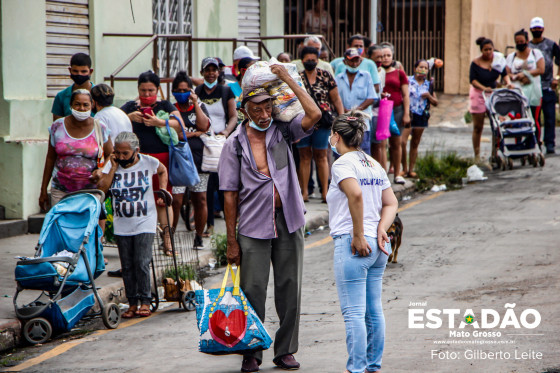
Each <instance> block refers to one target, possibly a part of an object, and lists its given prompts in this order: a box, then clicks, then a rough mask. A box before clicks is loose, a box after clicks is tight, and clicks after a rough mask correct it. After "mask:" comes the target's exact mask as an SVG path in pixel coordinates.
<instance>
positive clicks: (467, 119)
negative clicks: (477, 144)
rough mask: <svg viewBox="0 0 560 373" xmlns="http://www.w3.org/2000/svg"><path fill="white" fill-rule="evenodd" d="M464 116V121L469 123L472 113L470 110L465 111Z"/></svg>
mask: <svg viewBox="0 0 560 373" xmlns="http://www.w3.org/2000/svg"><path fill="white" fill-rule="evenodd" d="M464 118H465V123H471V122H472V114H471V112H470V111H467V112H466V113H465V116H464Z"/></svg>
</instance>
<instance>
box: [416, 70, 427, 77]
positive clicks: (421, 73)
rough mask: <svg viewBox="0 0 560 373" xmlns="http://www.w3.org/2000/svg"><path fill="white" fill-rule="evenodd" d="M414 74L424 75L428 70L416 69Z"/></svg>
mask: <svg viewBox="0 0 560 373" xmlns="http://www.w3.org/2000/svg"><path fill="white" fill-rule="evenodd" d="M416 74H418V75H423V76H426V75H428V70H426V69H416Z"/></svg>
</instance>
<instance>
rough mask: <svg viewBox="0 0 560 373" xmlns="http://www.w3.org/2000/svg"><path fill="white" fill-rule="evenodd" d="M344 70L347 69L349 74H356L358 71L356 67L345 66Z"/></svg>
mask: <svg viewBox="0 0 560 373" xmlns="http://www.w3.org/2000/svg"><path fill="white" fill-rule="evenodd" d="M346 71H348V72H349V73H350V74H356V73H357V72H358V68H357V67H350V66H346Z"/></svg>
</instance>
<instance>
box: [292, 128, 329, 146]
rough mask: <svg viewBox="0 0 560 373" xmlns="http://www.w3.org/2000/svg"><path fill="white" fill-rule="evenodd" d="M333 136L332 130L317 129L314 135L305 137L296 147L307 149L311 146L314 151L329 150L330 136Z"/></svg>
mask: <svg viewBox="0 0 560 373" xmlns="http://www.w3.org/2000/svg"><path fill="white" fill-rule="evenodd" d="M330 134H331V129H330V128H317V129H315V131H313V133H312V134H311V135H309V136H307V137H304V138H303V139H301V140H300V142H298V143H297V144H296V147H297V148H298V149H299V148H306V147H308V146H311V147H312V148H313V149H318V150H322V149H327V148H328V147H329V136H330Z"/></svg>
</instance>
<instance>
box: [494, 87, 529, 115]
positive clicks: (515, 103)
mask: <svg viewBox="0 0 560 373" xmlns="http://www.w3.org/2000/svg"><path fill="white" fill-rule="evenodd" d="M528 106H529V101H528V100H527V97H525V96H524V95H523V93H521V92H520V91H518V90H513V89H498V90H495V91H494V92H492V94H491V95H490V98H489V99H488V100H486V108H487V109H488V111H489V112H490V113H492V114H498V115H502V116H506V115H507V114H508V113H510V112H513V113H515V114H517V113H520V114H521V115H523V113H524V112H525V109H526V108H527V107H528Z"/></svg>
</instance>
